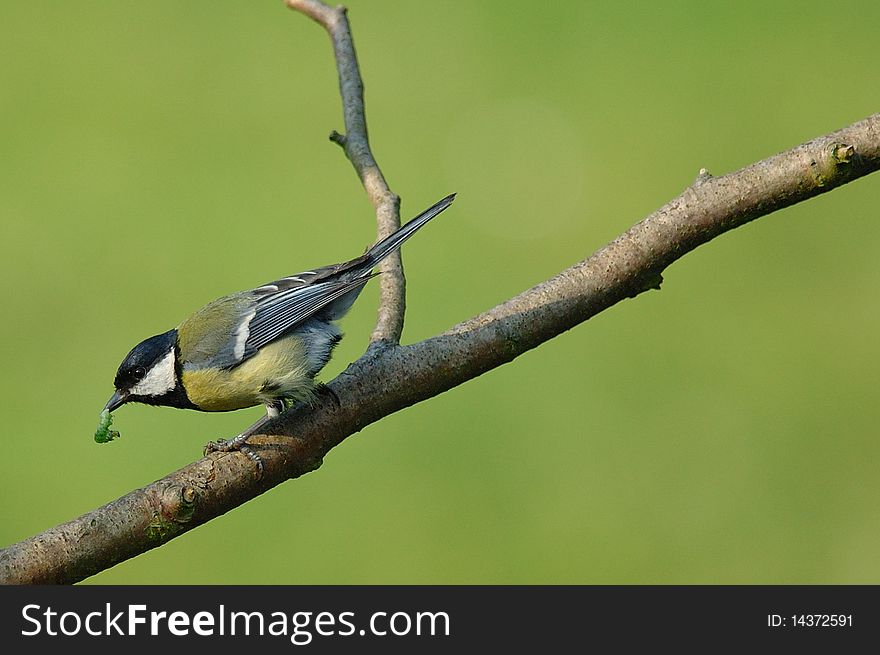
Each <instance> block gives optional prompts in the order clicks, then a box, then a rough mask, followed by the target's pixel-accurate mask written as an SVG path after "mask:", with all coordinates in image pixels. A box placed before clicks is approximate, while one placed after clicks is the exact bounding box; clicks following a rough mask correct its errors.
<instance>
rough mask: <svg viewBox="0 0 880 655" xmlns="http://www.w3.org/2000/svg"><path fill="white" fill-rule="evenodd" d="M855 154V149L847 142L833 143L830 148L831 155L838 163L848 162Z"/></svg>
mask: <svg viewBox="0 0 880 655" xmlns="http://www.w3.org/2000/svg"><path fill="white" fill-rule="evenodd" d="M855 154H856V149H855V148H853V147H852V146H851V145H849V144H848V143H835V144H834V146H833V147H832V150H831V156H832V157H834V159H836V160H837V163H839V164H848V163H849V162H850V161H851V160H852V158H853V156H854V155H855Z"/></svg>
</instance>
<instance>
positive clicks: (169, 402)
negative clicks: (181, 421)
mask: <svg viewBox="0 0 880 655" xmlns="http://www.w3.org/2000/svg"><path fill="white" fill-rule="evenodd" d="M454 199H455V194H454V193H453V194H451V195H448V196H446V197H445V198H443V199H442V200H440V201H438V202H437V203H435V204H434V205H432V206H431V207H429V208H428V209H426V210H425V211H423V212H422V213H420V214H419V215H418V216H416V217H415V218H413V219H412V220H410V221H409V222H407V223H406V224H405V225H403V226H402V227H401V228H399V229H398V230H397V231H395V232H394V233H393V234H391V235H390V236H387V237H385V238H384V239H381V240H380V241H379V242H377V243H376V244H375V245H374V246H372V247H370V248H369V249H367V251H366V252H365V253H364V254H363V255H361V256H360V257H356V258H354V259H351V260H349V261H346V262H342V263H339V264H331V265H328V266H322V267H320V268H314V269H308V270H304V271H301V272H300V273H297V274H296V275H289V276H287V277H283V278H281V279H278V280H275V281H273V282H269V283H267V284H263V285H261V286H258V287H256V288H253V289H250V290H248V291H240V292H238V293H232V294H230V295H227V296H223V297H221V298H218V299H217V300H214V301H212V302H210V303H208V304H207V305H205V306H204V307H202V308H201V309H199V310H197V311H196V312H195V313H193V314H192V315H190V316H189V317H188V318H187V319H185V320H184V321H183V322H182V323H180V324H179V325H178V326H177V327H175V328H172V329H171V330H168V331H167V332H163V333H162V334H157V335H155V336H152V337H150V338H148V339H145V340H143V341H141V342H140V343H139V344H138V345H136V346H135V347H134V348H132V349H131V351H130V352H129V353H128V354H127V355H126V356H125V358H124V359H123V360H122V363H121V364H120V365H119V368H118V369H117V371H116V376H115V378H114V381H113V385H114V389H115V390H114V392H113V395H112V396H111V397H110V400H108V401H107V404H106V405H105V406H104V412H103V413H102V416H107V417H109V412H113V411H115V410H117V409H119V407H121V406H122V405H124V404H127V403H142V404H146V405H158V406H166V407H176V408H180V409H194V410H199V411H203V412H226V411H232V410H237V409H243V408H246V407H254V406H257V405H261V404H262V405H265V407H266V415H265V416H264V417H262V418H261V419H260V420H259V421H257V422H256V423H254V424H253V425H252V426H250V427H249V428H248V429H247V430H245V431H243V432H242V433H241V434H239V435H238V436H236V437H234V438H232V439H218V440H217V441H212V442H210V443H209V444H208V445H207V446H206V447H205V454H207V453H209V452H212V451H224V452H228V451H233V450H238V451H241V452H242V453H243V454H245V455H247V456H248V457H249V458H250V459H251V460H253V461H254V462H255V464H256V465H257V467H258V469H259V472H260V474H262V469H263V464H262V460H261V458H260V457H259V455H257V454H256V453H255V452H254V450H253V449H252V448H251V447H250V446H249V445H247V443H246V441H247V438H248V437H249V436H251V435H253V434H255V433H256V432H257V430H259V429H260V427H262V426H263V425H264V424H265V423H266V422H267V421H268V420H270V419H272V418H274V417H276V416H278V415H279V414H280V413H281V412H282V411H284V410H285V408H286V407H287V406H288V405H291V404H296V403H302V402H306V403H309V402H312V401H313V400H314V398H315V395H316V393H317V392H318V391H319V390H320V389H321V388H322V386H323V385H321V384H320V383H318V382H316V381H315V376H316V375H317V374H318V373H319V372H320V371H321V369H323V368H324V366H325V365H326V364H327V362H328V361H330V357H331V355H332V353H333V349H334V348H335V347H336V345H337V344H338V343H339V341H340V340H341V339H342V330H341V329H340V328H339V326H338V325H336V321H338V320H339V319H341V318H342V317H343V316H344V315H345V314H346V313H347V312H348V310H349V309H350V308H351V306H352V304H353V303H354V301H355V300H356V299H357V297H358V295H359V294H360V293H361V291H362V290H363V288H364V286H365V285H366V284H367V282H369V280H370V279H371V278H373V277H375V276H376V275H377V273H374V272H373V269H374V268H375V267H376V266H377V265H378V264H379V263H380V262H381V261H382V260H384V259H385V258H386V257H388V255H390V254H391V253H393V252H395V251H396V250H397V249H398V248H400V246H401V245H403V243H404V242H405V241H406V240H407V239H409V238H410V237H411V236H412V235H413V234H415V233H416V231H418V230H419V229H420V228H422V227H423V226H424V225H425V224H426V223H428V221H430V220H431V219H432V218H434V217H435V216H437V215H438V214H440V213H441V212H442V211H444V210H445V209H447V208H448V207H449V206H450V205H451V204H452V201H453V200H454Z"/></svg>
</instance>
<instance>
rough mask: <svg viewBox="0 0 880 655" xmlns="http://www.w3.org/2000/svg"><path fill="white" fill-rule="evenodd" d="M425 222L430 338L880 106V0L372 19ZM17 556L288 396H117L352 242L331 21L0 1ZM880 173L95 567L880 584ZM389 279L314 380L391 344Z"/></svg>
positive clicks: (8, 393)
mask: <svg viewBox="0 0 880 655" xmlns="http://www.w3.org/2000/svg"><path fill="white" fill-rule="evenodd" d="M349 7H350V17H351V20H352V24H353V28H354V33H355V40H356V44H357V47H358V52H359V55H360V62H361V66H362V68H363V73H364V77H365V81H366V86H367V110H368V120H369V125H370V133H371V137H372V140H373V146H374V151H375V154H376V157H377V158H378V160H379V162H380V164H381V166H382V167H383V169H384V171H385V174H386V176H387V178H388V180H389V182H390V183H391V185H392V188H393V189H394V190H395V191H396V192H397V193H399V194H400V195H401V196H402V198H403V214H404V218H409V217H411V216H413V215H414V214H415V213H416V212H418V211H419V210H421V209H422V208H424V207H426V206H428V205H429V204H431V203H432V202H434V201H435V200H437V199H438V198H440V197H442V196H443V195H445V194H447V193H449V192H452V191H457V192H458V193H459V197H458V200H457V202H456V204H455V206H454V207H453V208H452V209H451V210H450V211H449V212H447V213H446V214H444V215H443V217H442V218H441V219H439V220H438V221H437V222H435V223H433V224H432V225H431V226H430V227H429V228H428V229H426V230H425V231H424V232H422V233H420V235H419V236H418V237H417V238H415V239H414V240H413V241H411V242H409V243H408V244H407V246H406V247H405V260H406V264H407V273H408V280H409V296H408V314H407V323H406V331H405V335H404V339H405V341H407V342H412V341H416V340H419V339H423V338H426V337H428V336H431V335H434V334H436V333H438V332H440V331H443V330H445V329H446V328H448V327H449V326H451V325H453V324H455V323H457V322H458V321H461V320H463V319H465V318H468V317H470V316H472V315H474V314H476V313H478V312H480V311H482V310H485V309H487V308H489V307H492V306H493V305H495V304H496V303H498V302H500V301H502V300H504V299H506V298H508V297H510V296H512V295H514V294H516V293H518V292H519V291H521V290H523V289H525V288H527V287H529V286H531V285H533V284H535V283H537V282H539V281H541V280H543V279H545V278H547V277H550V276H552V275H553V274H554V273H556V272H558V271H559V270H561V269H563V268H565V267H567V266H569V265H570V264H572V263H574V262H576V261H578V260H580V259H582V258H584V257H586V256H588V255H589V254H590V253H591V252H593V251H594V250H595V249H597V248H599V247H601V246H602V245H603V244H605V243H606V242H608V241H609V240H611V239H612V238H613V237H615V236H616V235H617V234H619V233H621V232H623V231H624V230H626V229H627V228H628V227H629V226H630V225H632V224H633V223H634V222H636V221H638V220H640V219H641V218H642V217H643V216H645V215H646V214H648V213H650V212H651V211H652V210H654V209H655V208H657V207H658V206H660V205H662V204H663V203H664V202H666V201H667V200H669V199H670V198H672V197H674V196H676V195H677V194H678V193H679V192H680V191H681V190H682V189H683V188H684V187H686V186H687V185H688V184H689V183H690V182H691V181H692V180H693V179H694V177H695V176H696V175H697V172H698V171H699V169H700V168H701V167H706V168H708V169H709V170H710V171H711V172H712V173H714V174H721V173H724V172H728V171H732V170H735V169H737V168H740V167H742V166H745V165H747V164H749V163H752V162H754V161H757V160H759V159H762V158H764V157H767V156H769V155H771V154H773V153H775V152H778V151H781V150H785V149H788V148H790V147H793V146H795V145H797V144H799V143H801V142H804V141H807V140H809V139H811V138H813V137H815V136H819V135H821V134H824V133H826V132H829V131H832V130H834V129H837V128H840V127H843V126H845V125H848V124H850V123H852V122H854V121H856V120H859V119H861V118H864V117H865V116H867V115H869V114H870V113H872V112H875V111H877V110H878V108H880V79H878V78H880V74H878V70H880V69H878V66H877V32H876V28H877V25H878V24H880V4H878V3H876V2H869V1H862V2H846V3H834V4H830V5H829V4H828V3H825V2H822V3H820V2H803V0H800V1H797V2H773V3H767V2H763V1H761V2H738V3H722V2H706V1H705V0H703V1H695V2H666V3H622V2H601V3H595V2H589V3H587V2H571V3H565V4H563V3H553V4H550V3H535V2H463V1H459V2H449V1H446V2H432V3H427V2H406V1H399V2H365V1H361V0H352V2H351V3H350V5H349ZM0 52H2V64H0V219H2V238H0V276H2V280H3V284H2V293H3V304H4V306H5V308H6V310H5V312H4V318H3V320H2V321H0V344H2V368H0V389H2V393H3V403H2V406H3V410H2V411H3V425H4V430H3V450H4V455H3V458H2V464H0V497H2V521H0V543H3V544H6V543H12V542H15V541H18V540H20V539H24V538H26V537H29V536H31V535H33V534H36V533H37V532H39V531H42V530H44V529H46V528H48V527H51V526H53V525H55V524H58V523H60V522H63V521H66V520H68V519H71V518H73V517H75V516H78V515H79V514H81V513H83V512H86V511H88V510H90V509H92V508H94V507H96V506H98V505H101V504H103V503H105V502H108V501H110V500H112V499H114V498H116V497H118V496H120V495H122V494H124V493H126V492H127V491H129V490H131V489H133V488H135V487H140V486H143V485H145V484H148V483H149V482H151V481H152V480H155V479H157V478H160V477H162V476H163V475H164V474H166V473H168V472H170V471H172V470H175V469H177V468H179V467H181V466H184V465H186V464H187V463H188V462H190V461H192V460H193V459H194V458H196V457H197V456H198V455H199V454H200V452H201V448H202V446H203V444H204V443H205V442H206V441H208V440H209V439H214V438H217V437H221V436H231V435H234V434H236V433H237V432H238V431H239V430H240V429H241V428H242V427H244V426H246V425H248V424H250V423H251V422H252V421H253V420H255V419H256V418H257V417H258V416H259V414H260V412H261V410H260V409H251V410H247V411H241V412H235V413H231V414H214V415H212V414H202V413H197V412H182V411H177V410H172V409H156V408H152V407H140V406H131V407H126V408H124V409H123V410H121V411H120V412H118V413H117V415H116V422H115V425H116V427H118V428H119V429H120V430H121V432H122V439H121V440H120V441H117V442H114V443H112V444H110V445H104V446H99V445H97V444H95V443H94V441H93V440H92V434H93V431H94V427H95V424H96V422H97V418H98V413H99V411H100V409H101V407H102V406H103V404H104V402H105V401H106V400H107V397H108V396H109V394H110V392H111V391H112V379H113V374H114V372H115V369H116V366H117V365H118V364H119V361H120V360H121V359H122V357H123V356H124V355H125V354H126V352H127V351H128V350H129V348H130V347H131V346H133V345H134V344H135V343H136V342H137V341H139V340H140V339H142V338H144V337H147V336H149V335H152V334H155V333H157V332H161V331H164V330H166V329H168V328H170V327H172V326H174V325H176V324H177V323H178V322H179V321H180V320H181V319H183V318H184V317H185V316H186V315H187V314H188V313H189V312H190V311H193V310H194V309H196V308H198V307H199V306H201V305H202V304H203V303H205V302H207V301H209V300H211V299H213V298H215V297H217V296H220V295H222V294H225V293H228V292H231V291H235V290H239V289H242V288H248V287H251V286H256V285H258V284H261V283H263V282H266V281H268V280H270V279H273V278H276V277H279V276H281V275H286V274H292V273H295V272H297V271H299V270H302V269H304V268H308V267H312V266H317V265H321V264H325V263H329V262H335V261H339V260H342V259H347V258H349V257H351V256H354V255H356V254H359V253H360V252H361V251H362V250H363V248H364V246H365V245H366V244H368V243H370V242H371V241H372V240H373V235H374V223H373V218H372V213H371V209H370V206H369V204H368V202H367V200H366V198H365V195H364V192H363V190H362V189H361V188H360V186H359V182H358V180H357V178H356V176H355V175H354V173H353V171H352V170H351V167H350V165H349V163H348V162H347V161H346V160H345V158H344V157H343V155H342V153H341V151H340V150H339V148H337V147H336V146H335V145H333V144H331V143H330V142H329V141H328V140H327V134H328V133H329V131H330V130H331V129H334V128H335V129H340V130H341V129H342V120H341V111H340V103H339V98H338V91H337V86H336V84H337V82H336V77H335V69H334V65H333V60H332V56H331V50H330V44H329V41H328V39H327V37H326V35H325V34H324V33H323V31H322V30H321V29H320V28H319V27H318V26H317V25H315V24H313V23H312V22H311V21H309V20H308V19H306V18H305V17H303V16H300V15H298V14H295V13H293V12H291V11H289V10H287V9H285V8H284V7H283V6H282V4H281V3H280V2H247V3H244V2H232V1H213V2H186V3H181V2H176V1H175V2H171V1H164V2H149V3H131V2H126V3H123V2H94V1H83V2H78V3H75V4H70V3H62V2H42V3H36V2H4V3H3V4H2V5H0ZM878 206H880V178H878V177H869V178H867V179H863V180H859V181H857V182H855V183H853V184H850V185H848V186H846V187H844V188H843V189H841V190H838V191H835V192H834V193H832V194H830V195H825V196H822V197H820V198H816V199H814V200H811V201H809V202H806V203H804V204H801V205H798V206H796V207H793V208H790V209H786V210H784V211H782V212H779V213H777V214H774V215H772V216H770V217H766V218H762V219H761V220H759V221H757V222H756V223H753V224H750V225H748V226H746V227H744V228H742V229H739V230H736V231H735V232H733V233H731V234H728V235H725V236H723V237H722V238H720V239H718V240H717V241H715V242H713V243H711V244H709V245H707V246H705V247H703V248H700V249H699V250H698V251H696V252H695V253H693V254H691V255H688V256H687V257H686V258H684V259H683V260H682V261H680V262H678V263H676V264H674V265H673V266H672V267H670V268H669V269H668V270H667V271H666V275H665V277H666V283H665V284H664V287H663V290H662V291H661V292H659V293H658V292H651V293H649V294H645V295H642V296H640V297H639V298H638V299H636V300H629V301H626V302H624V303H622V304H620V305H618V306H616V307H614V308H612V309H611V310H609V311H606V312H604V313H602V314H601V315H599V316H597V317H595V318H594V319H592V320H590V321H589V322H588V323H586V324H584V325H581V326H579V327H577V328H576V329H574V330H572V331H570V332H568V333H566V334H564V335H562V336H560V337H558V338H556V339H554V340H553V341H551V342H549V343H547V344H545V345H543V346H541V347H540V348H538V349H537V350H535V351H532V352H530V353H528V354H526V355H524V356H522V357H521V358H519V359H517V360H516V361H515V362H513V363H512V364H509V365H507V366H504V367H502V368H501V369H497V370H495V371H492V372H491V373H488V374H486V375H484V376H482V377H480V378H479V379H476V380H473V381H471V382H468V383H467V384H465V385H463V386H461V387H459V388H457V389H454V390H452V391H450V392H448V393H446V394H443V395H442V396H440V397H438V398H435V399H432V400H430V401H428V402H425V403H423V404H421V405H418V406H416V407H412V408H410V409H407V410H405V411H402V412H400V413H398V414H395V415H393V416H390V417H388V418H386V419H385V420H382V421H381V422H379V423H377V424H374V425H372V426H370V427H368V428H367V429H365V430H364V431H363V432H361V433H359V434H358V435H356V436H354V437H352V438H350V439H348V440H347V441H345V442H344V443H343V444H342V445H341V446H340V447H338V448H337V449H335V450H334V451H332V452H331V453H330V454H329V455H328V457H327V458H326V460H325V462H324V466H323V467H322V468H321V469H320V470H319V471H317V472H316V473H313V474H309V475H307V476H305V477H304V478H302V479H299V480H296V481H293V482H288V483H286V484H284V485H282V486H280V487H278V488H276V489H274V490H272V491H270V492H268V493H266V494H265V495H264V496H262V497H260V498H258V499H256V500H254V501H252V502H250V503H247V504H246V505H245V506H243V507H240V508H238V509H236V510H234V511H232V512H230V513H229V514H227V515H225V516H223V517H221V518H219V519H217V520H215V521H212V522H210V524H208V525H205V526H203V527H200V528H197V529H196V530H194V531H193V532H190V533H188V534H186V535H184V536H182V537H181V538H178V539H176V540H174V541H172V542H171V543H169V544H167V545H166V546H163V547H161V548H158V549H156V550H154V551H151V552H149V553H147V554H144V555H141V556H139V557H137V558H136V559H134V560H131V561H128V562H125V563H123V564H121V565H118V566H116V567H115V568H113V569H111V570H109V571H106V572H104V573H101V574H99V575H97V576H95V577H93V578H91V581H93V582H100V583H248V582H253V583H863V582H865V583H867V582H871V583H877V582H880V558H878V556H877V553H878V545H880V510H878V496H880V475H878V468H880V459H878V455H880V440H878V438H877V437H878V424H880V402H878V382H880V374H878V362H880V339H878V332H880V299H878V294H877V289H878V285H880V267H878V264H877V254H878V249H880V221H878V220H877V218H878V216H877V213H878V209H877V208H878ZM376 286H377V285H375V284H373V285H371V288H370V289H369V290H368V291H367V292H365V293H364V295H363V296H362V298H361V300H360V301H359V303H358V304H357V305H356V306H355V309H354V310H353V311H352V313H351V314H350V315H349V317H348V318H347V319H346V320H345V322H344V324H343V327H344V329H345V330H346V332H347V334H348V337H347V338H346V339H345V340H344V341H343V343H342V345H341V346H340V348H339V349H338V350H337V356H336V357H335V359H334V361H333V362H332V363H331V364H330V366H328V368H327V369H326V370H325V373H324V375H323V378H324V379H325V380H329V379H331V378H332V377H333V376H334V375H335V374H337V373H338V372H339V371H341V370H342V369H343V368H344V366H345V365H346V364H347V363H348V362H349V361H352V360H353V359H355V358H357V356H358V355H359V354H360V353H361V352H362V351H363V349H364V347H365V345H366V342H367V337H368V334H369V332H370V329H371V327H372V324H373V321H374V317H375V306H376V300H377V290H376Z"/></svg>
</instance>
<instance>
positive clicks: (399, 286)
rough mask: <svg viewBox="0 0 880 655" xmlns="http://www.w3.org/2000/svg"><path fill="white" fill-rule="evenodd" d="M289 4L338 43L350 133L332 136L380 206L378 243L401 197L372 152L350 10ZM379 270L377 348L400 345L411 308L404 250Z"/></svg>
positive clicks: (294, 0)
mask: <svg viewBox="0 0 880 655" xmlns="http://www.w3.org/2000/svg"><path fill="white" fill-rule="evenodd" d="M286 4H287V6H288V7H290V8H291V9H293V10H295V11H298V12H300V13H302V14H305V15H306V16H308V17H309V18H311V19H312V20H314V21H315V22H317V23H318V24H320V25H321V26H322V27H323V28H324V29H325V30H327V33H328V34H329V35H330V40H331V41H332V42H333V54H334V56H335V58H336V70H337V72H338V74H339V93H340V95H341V96H342V113H343V116H344V120H345V134H344V135H342V134H339V132H337V131H336V130H333V131H332V132H331V133H330V140H331V141H333V142H334V143H337V144H339V145H340V146H342V148H343V150H345V155H346V157H348V159H349V161H350V162H351V164H352V166H354V170H355V171H356V172H357V174H358V177H360V178H361V182H362V183H363V185H364V190H366V192H367V197H368V198H369V199H370V202H371V203H372V204H373V208H374V209H375V210H376V228H377V235H376V237H377V238H376V240H377V241H378V240H379V239H381V238H383V237H386V236H388V235H389V234H391V233H392V232H394V231H395V230H396V229H397V228H399V227H400V198H399V197H398V196H397V195H396V194H394V193H393V192H392V191H391V189H390V188H389V187H388V183H387V182H386V181H385V177H384V176H383V175H382V171H381V170H380V169H379V165H378V164H377V163H376V159H375V158H374V157H373V152H372V151H371V150H370V141H369V138H368V136H367V118H366V114H365V111H364V83H363V81H362V80H361V73H360V68H359V67H358V61H357V54H356V53H355V50H354V40H353V39H352V36H351V28H350V27H349V24H348V14H347V11H346V9H345V7H342V6H339V7H330V6H328V5H326V4H324V3H323V2H321V1H320V0H286ZM379 270H380V271H381V272H382V275H380V276H379V285H380V289H379V312H378V317H377V319H376V327H375V328H374V329H373V333H372V334H371V335H370V346H371V349H372V348H376V349H381V348H383V347H386V346H388V345H396V344H398V343H400V335H401V334H402V333H403V315H404V312H405V311H406V278H405V277H404V274H403V263H402V261H401V256H400V251H399V250H398V251H397V252H395V253H393V254H392V255H390V256H389V257H388V258H387V259H386V260H385V261H384V262H383V263H382V264H381V265H380V267H379Z"/></svg>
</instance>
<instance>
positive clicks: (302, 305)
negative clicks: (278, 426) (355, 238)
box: [229, 194, 455, 367]
mask: <svg viewBox="0 0 880 655" xmlns="http://www.w3.org/2000/svg"><path fill="white" fill-rule="evenodd" d="M454 199H455V194H452V195H450V196H446V197H445V198H443V200H441V201H439V202H437V203H435V204H434V205H432V206H431V207H429V208H428V209H426V210H425V211H423V212H422V213H421V214H419V215H418V216H416V217H415V218H414V219H412V220H411V221H409V222H408V223H407V224H406V225H404V226H403V227H401V228H400V229H399V230H397V231H396V232H395V233H394V234H392V235H390V236H388V237H385V238H384V239H382V240H381V241H379V242H378V243H377V244H376V245H374V246H373V247H372V248H370V249H369V250H368V251H367V252H365V253H364V254H363V255H361V256H360V257H356V258H355V259H352V260H350V261H347V262H342V263H341V264H333V265H331V266H324V267H322V268H316V269H315V270H313V271H303V272H302V273H297V274H296V275H291V276H289V277H284V278H281V279H280V280H275V281H274V282H269V283H268V284H264V285H263V286H261V287H257V288H256V289H254V290H253V291H252V292H251V293H252V294H253V296H252V297H253V298H255V299H256V304H255V306H254V309H253V311H252V312H250V313H249V314H248V315H246V316H244V317H242V319H241V322H240V323H239V325H238V330H237V331H236V334H235V340H234V348H233V352H234V354H235V358H234V362H233V363H232V364H230V365H229V366H230V367H231V366H236V365H237V364H240V363H241V362H243V361H244V360H246V359H248V358H249V357H251V356H253V355H254V354H255V353H256V352H257V351H258V350H259V349H260V348H262V347H263V346H265V345H266V344H268V343H271V342H272V341H274V340H275V339H277V338H278V337H280V336H281V335H283V334H284V333H285V332H288V331H290V330H292V329H294V328H295V327H296V326H297V325H300V324H302V323H303V322H304V321H306V320H308V319H310V318H312V317H313V316H315V315H319V316H321V317H323V318H325V319H326V320H327V321H328V322H329V321H333V320H336V319H338V318H340V317H341V316H342V315H343V314H345V312H346V311H347V310H348V308H349V307H350V306H351V304H352V303H353V302H354V299H355V298H356V297H357V295H358V294H359V293H360V292H361V289H362V288H363V286H364V285H365V284H366V283H367V282H368V281H369V280H370V278H372V277H374V274H373V273H371V271H372V269H373V268H374V267H375V266H376V265H377V264H379V262H381V261H382V260H383V259H385V257H387V256H388V255H390V254H391V253H392V252H394V251H395V250H397V249H398V248H400V246H401V245H402V244H403V242H404V241H406V240H407V239H409V238H410V237H411V236H412V235H413V234H415V232H416V231H417V230H418V229H419V228H421V227H422V226H423V225H425V224H426V223H427V222H428V221H430V220H431V219H432V218H434V217H435V216H436V215H437V214H439V213H440V212H442V211H443V210H444V209H446V208H447V207H449V205H451V204H452V201H453V200H454ZM245 337H246V338H245ZM242 339H244V342H243V343H242ZM242 346H243V347H242Z"/></svg>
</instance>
